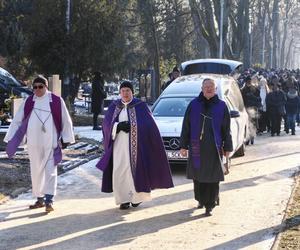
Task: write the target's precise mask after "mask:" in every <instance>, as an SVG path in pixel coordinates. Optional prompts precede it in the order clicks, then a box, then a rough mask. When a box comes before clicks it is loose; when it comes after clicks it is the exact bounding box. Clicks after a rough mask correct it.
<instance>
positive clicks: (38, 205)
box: [29, 201, 45, 209]
mask: <svg viewBox="0 0 300 250" xmlns="http://www.w3.org/2000/svg"><path fill="white" fill-rule="evenodd" d="M44 206H45V203H44V202H41V201H36V202H35V203H34V204H33V205H30V206H29V209H36V208H41V207H44Z"/></svg>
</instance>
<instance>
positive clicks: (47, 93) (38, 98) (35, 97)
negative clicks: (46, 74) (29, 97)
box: [33, 89, 50, 101]
mask: <svg viewBox="0 0 300 250" xmlns="http://www.w3.org/2000/svg"><path fill="white" fill-rule="evenodd" d="M49 93H50V92H49V91H48V89H47V90H46V92H45V94H44V95H42V96H36V95H34V96H33V101H35V100H42V99H44V98H45V97H46V96H48V95H49Z"/></svg>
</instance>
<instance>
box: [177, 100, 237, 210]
mask: <svg viewBox="0 0 300 250" xmlns="http://www.w3.org/2000/svg"><path fill="white" fill-rule="evenodd" d="M198 98H200V100H201V101H203V107H204V109H203V113H202V114H199V116H201V115H202V116H203V117H205V119H204V120H205V122H203V123H202V126H203V125H204V128H203V130H202V133H201V134H202V136H201V140H200V138H199V140H200V164H201V165H200V166H201V167H200V168H195V167H193V166H192V163H191V158H189V159H188V164H187V169H186V173H187V178H188V179H193V180H194V192H195V199H196V200H197V201H199V202H200V203H201V204H202V205H204V206H205V207H209V208H213V207H214V206H215V203H216V201H217V200H218V196H219V182H220V181H224V174H223V171H222V167H221V164H222V163H221V157H220V155H219V152H218V150H217V147H216V143H215V139H214V134H213V125H212V114H211V112H212V106H213V105H214V104H215V103H216V102H217V100H218V97H217V96H215V97H213V98H211V99H210V100H207V99H206V98H204V97H203V95H202V94H200V96H199V97H198ZM190 109H191V105H189V106H188V108H187V110H186V113H185V117H184V121H183V126H182V132H181V138H180V141H181V148H185V149H187V148H189V145H190ZM199 129H200V128H199ZM221 136H222V142H223V149H224V151H229V152H230V151H232V139H231V134H230V115H229V111H228V109H227V108H225V110H224V117H223V121H222V127H221Z"/></svg>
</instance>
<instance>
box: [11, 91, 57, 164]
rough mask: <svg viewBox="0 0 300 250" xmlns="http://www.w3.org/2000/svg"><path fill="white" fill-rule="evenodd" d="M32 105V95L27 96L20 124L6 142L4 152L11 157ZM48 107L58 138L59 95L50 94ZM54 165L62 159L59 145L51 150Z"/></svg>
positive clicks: (19, 140) (23, 133)
mask: <svg viewBox="0 0 300 250" xmlns="http://www.w3.org/2000/svg"><path fill="white" fill-rule="evenodd" d="M33 107H34V101H33V95H31V96H29V97H28V98H27V100H26V102H25V106H24V118H23V121H22V124H21V126H20V127H19V128H18V130H17V131H16V133H15V134H14V136H13V138H12V139H11V140H10V141H9V142H8V143H7V146H6V153H7V155H8V157H9V158H11V157H13V155H14V154H15V153H16V151H17V148H18V146H19V145H20V143H21V141H22V140H23V138H24V135H25V134H26V132H27V126H28V121H29V118H30V115H31V112H32V110H33ZM50 109H51V113H52V117H53V121H54V125H55V128H56V131H57V140H59V138H60V133H61V131H62V116H61V102H60V97H58V96H56V95H54V94H52V93H51V96H50ZM53 158H54V165H55V166H56V165H57V164H58V163H59V162H61V160H62V152H61V148H60V146H59V145H57V147H56V148H55V149H54V152H53Z"/></svg>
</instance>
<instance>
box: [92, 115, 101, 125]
mask: <svg viewBox="0 0 300 250" xmlns="http://www.w3.org/2000/svg"><path fill="white" fill-rule="evenodd" d="M99 114H100V113H94V114H93V126H94V128H96V127H98V115H99Z"/></svg>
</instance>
